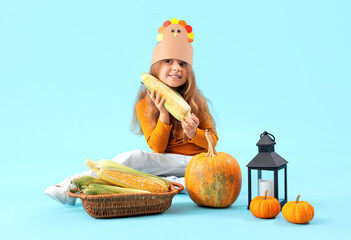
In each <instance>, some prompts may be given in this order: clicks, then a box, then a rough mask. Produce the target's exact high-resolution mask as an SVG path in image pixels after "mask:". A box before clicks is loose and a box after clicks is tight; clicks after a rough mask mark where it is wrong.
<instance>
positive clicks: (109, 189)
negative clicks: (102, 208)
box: [83, 184, 150, 195]
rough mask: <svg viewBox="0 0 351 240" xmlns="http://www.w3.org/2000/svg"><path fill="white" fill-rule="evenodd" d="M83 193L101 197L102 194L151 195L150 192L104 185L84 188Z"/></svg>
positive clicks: (92, 185) (91, 185)
mask: <svg viewBox="0 0 351 240" xmlns="http://www.w3.org/2000/svg"><path fill="white" fill-rule="evenodd" d="M83 188H84V189H83V193H84V194H86V195H100V194H120V193H150V192H149V191H144V190H139V189H133V188H124V187H117V186H111V185H103V184H90V185H89V186H84V187H83Z"/></svg>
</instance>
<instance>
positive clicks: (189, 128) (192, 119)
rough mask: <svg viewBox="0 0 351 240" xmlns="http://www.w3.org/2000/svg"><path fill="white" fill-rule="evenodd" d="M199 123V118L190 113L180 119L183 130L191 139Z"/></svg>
mask: <svg viewBox="0 0 351 240" xmlns="http://www.w3.org/2000/svg"><path fill="white" fill-rule="evenodd" d="M199 124H200V120H199V119H198V118H197V117H196V116H195V114H194V113H192V114H191V115H190V116H189V117H187V118H185V120H184V119H182V127H183V132H184V133H185V134H186V135H187V136H188V138H190V139H192V138H193V137H194V136H195V134H196V129H197V127H198V126H199Z"/></svg>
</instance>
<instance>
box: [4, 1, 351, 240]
mask: <svg viewBox="0 0 351 240" xmlns="http://www.w3.org/2000/svg"><path fill="white" fill-rule="evenodd" d="M350 10H351V3H350V1H337V0H333V1H311V0H304V1H229V0H228V1H222V0H217V1H201V2H200V1H189V2H188V1H163V0H162V1H161V0H160V1H141V0H139V1H136V0H131V1H123V2H119V1H112V0H111V1H82V0H76V1H44V0H42V1H38V0H33V1H16V0H13V1H5V0H4V1H0V80H1V85H0V100H1V101H0V106H1V118H0V130H1V132H0V148H1V152H0V154H1V165H2V179H3V180H2V182H3V183H4V184H2V185H1V192H2V194H1V200H0V201H1V205H0V206H1V217H0V219H1V220H0V228H1V229H2V230H1V235H2V238H3V239H47V238H50V239H62V238H63V237H78V238H81V239H93V238H94V239H98V238H112V237H113V238H116V239H154V238H156V239H161V238H162V239H206V238H208V239H211V238H216V239H220V238H223V237H225V236H228V237H229V238H233V239H234V238H235V239H240V238H244V237H252V238H253V237H255V238H256V239H257V238H268V237H269V238H270V239H280V238H284V239H298V238H300V239H301V238H302V237H303V238H305V237H312V236H313V237H318V238H319V239H329V238H330V237H336V239H338V238H339V239H340V238H341V235H342V234H344V233H346V229H347V227H348V225H349V215H350V213H351V212H350V208H349V206H348V205H347V204H345V203H347V202H349V199H350V197H351V194H350V188H349V186H350V185H349V182H350V181H349V169H348V168H349V167H350V157H349V155H350V151H349V148H350V137H351V131H350V126H349V124H350V122H351V114H350V110H351V107H350V103H351V98H350V86H351V84H350V80H351V77H350V66H351V61H350V56H351V47H350V41H351V34H350V23H351V17H350ZM173 17H176V18H178V19H180V20H181V19H184V20H186V21H187V22H188V24H190V25H191V26H192V27H193V32H194V34H195V38H194V42H193V46H194V71H195V73H196V77H197V82H198V86H199V88H200V89H201V90H202V92H203V93H204V95H205V96H206V97H207V98H208V99H210V100H211V102H212V105H211V106H210V107H211V111H212V114H213V116H214V118H215V120H216V123H217V131H218V135H219V142H218V145H217V151H223V152H227V153H229V154H231V155H233V156H234V157H235V158H236V159H237V160H238V162H239V164H240V166H241V169H242V173H243V184H242V191H241V194H240V196H239V198H238V200H237V201H236V202H235V204H234V205H233V206H231V207H230V208H226V209H207V208H200V207H197V205H195V204H194V203H193V202H192V201H191V200H190V199H189V197H188V196H187V195H177V196H175V198H174V200H173V204H172V206H171V208H170V209H169V210H167V211H165V212H164V213H162V214H159V215H153V216H143V217H133V218H124V219H111V220H96V219H94V218H91V217H90V216H89V215H88V214H87V213H86V212H85V211H84V209H83V207H82V205H81V203H80V202H79V203H78V204H77V205H76V206H75V207H72V206H62V205H60V204H57V203H56V202H54V201H52V200H51V199H49V198H48V197H47V196H45V195H44V193H43V191H44V190H45V188H46V187H47V186H49V185H52V184H55V183H58V182H61V181H62V180H63V179H65V178H66V177H67V176H70V175H73V174H74V173H78V172H82V171H85V170H87V167H85V165H84V162H85V160H86V159H87V158H91V159H94V160H99V159H102V158H112V157H114V156H115V155H117V154H118V153H121V152H125V151H130V150H134V149H143V150H147V151H150V149H149V147H148V146H147V144H146V143H145V139H144V137H138V136H135V135H134V134H132V133H131V132H130V131H129V127H130V122H131V119H132V108H133V105H134V101H135V97H136V93H137V91H138V89H139V86H140V75H141V73H142V72H148V70H149V67H150V62H151V56H152V52H153V48H154V46H155V45H156V43H157V41H156V36H157V30H158V28H159V27H160V26H161V25H162V24H163V22H164V21H165V20H170V19H171V18H173ZM265 130H266V131H269V132H270V133H272V134H274V135H275V137H276V142H277V144H276V152H277V153H278V154H280V155H281V156H282V157H283V158H285V159H286V160H287V161H289V164H288V200H289V201H292V200H294V199H295V197H296V196H297V194H299V193H300V194H301V195H302V197H301V200H306V201H308V202H310V203H311V204H312V205H313V206H314V207H315V218H314V219H313V221H312V222H311V223H310V224H307V225H294V224H291V223H288V222H287V221H285V219H284V218H283V216H282V215H281V214H280V215H278V217H276V218H275V219H272V220H262V219H257V218H255V217H253V216H252V215H251V213H250V212H249V211H248V210H246V206H247V169H246V167H245V166H246V164H247V163H248V162H249V161H250V160H251V159H252V158H253V157H254V156H255V155H256V153H257V147H256V143H257V141H258V140H259V135H260V134H261V133H262V132H263V131H265ZM4 180H5V181H4Z"/></svg>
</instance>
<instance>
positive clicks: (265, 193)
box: [263, 190, 268, 200]
mask: <svg viewBox="0 0 351 240" xmlns="http://www.w3.org/2000/svg"><path fill="white" fill-rule="evenodd" d="M267 193H268V190H266V191H265V192H264V198H263V200H266V199H267Z"/></svg>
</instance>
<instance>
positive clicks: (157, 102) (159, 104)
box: [147, 90, 168, 114]
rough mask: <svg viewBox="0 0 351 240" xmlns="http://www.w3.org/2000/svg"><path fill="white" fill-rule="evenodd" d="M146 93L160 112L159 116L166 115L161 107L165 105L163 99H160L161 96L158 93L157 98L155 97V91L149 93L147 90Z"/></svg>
mask: <svg viewBox="0 0 351 240" xmlns="http://www.w3.org/2000/svg"><path fill="white" fill-rule="evenodd" d="M147 93H148V94H149V96H150V98H151V100H152V101H153V102H154V103H155V106H156V107H157V109H158V110H159V111H160V114H166V113H168V111H167V109H166V108H165V107H164V106H163V104H164V103H165V99H164V98H162V99H161V94H160V93H159V92H158V93H157V97H155V93H156V91H155V90H152V92H151V93H150V91H149V90H147Z"/></svg>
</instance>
